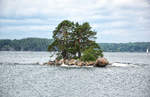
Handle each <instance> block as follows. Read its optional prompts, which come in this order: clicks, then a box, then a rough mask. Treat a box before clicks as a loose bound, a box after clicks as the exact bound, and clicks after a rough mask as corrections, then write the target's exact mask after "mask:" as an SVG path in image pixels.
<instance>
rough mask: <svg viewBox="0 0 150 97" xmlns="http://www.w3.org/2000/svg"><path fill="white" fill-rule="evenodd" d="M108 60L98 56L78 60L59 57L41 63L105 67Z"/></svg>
mask: <svg viewBox="0 0 150 97" xmlns="http://www.w3.org/2000/svg"><path fill="white" fill-rule="evenodd" d="M108 64H109V62H108V61H107V59H106V58H98V59H97V60H96V61H87V62H84V61H80V60H75V59H70V60H68V59H66V60H64V59H61V60H55V61H49V62H47V63H44V64H43V65H55V66H93V67H105V66H106V65H108Z"/></svg>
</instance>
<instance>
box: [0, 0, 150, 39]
mask: <svg viewBox="0 0 150 97" xmlns="http://www.w3.org/2000/svg"><path fill="white" fill-rule="evenodd" d="M149 9H150V3H149V2H148V1H147V0H0V35H1V36H3V37H7V34H5V33H6V32H7V33H9V32H13V33H15V34H17V33H21V32H23V33H24V34H25V33H29V32H32V33H33V32H34V33H35V32H36V31H37V33H36V36H38V35H39V36H41V33H42V32H47V35H51V34H48V32H49V31H53V30H54V28H55V27H56V26H57V24H58V23H60V22H61V21H62V20H64V19H69V20H71V21H78V22H79V23H83V22H85V21H87V22H89V23H90V24H91V25H92V27H93V29H94V30H96V31H97V32H98V34H97V36H99V35H104V36H102V37H104V38H103V39H104V40H103V42H105V41H107V40H108V38H105V37H108V36H109V35H111V36H112V37H109V38H111V39H109V41H110V42H111V41H113V42H118V40H116V37H118V36H119V37H126V38H129V40H128V41H133V40H132V37H133V36H134V35H135V36H136V37H139V36H141V33H143V34H142V37H141V39H140V40H139V39H137V41H145V39H146V38H145V37H147V35H149V33H150V32H149V31H150V14H149V13H150V10H149ZM131 33H132V34H131ZM33 35H35V34H31V36H33ZM45 36H46V33H45ZM18 37H19V36H18ZM20 37H23V36H20ZM43 37H44V36H43ZM0 38H1V37H0ZM9 38H10V37H9ZM11 38H13V36H12V37H11ZM118 39H120V41H124V38H118ZM97 41H98V42H101V37H100V38H99V37H98V39H97ZM146 41H147V39H146ZM107 42H108V41H107Z"/></svg>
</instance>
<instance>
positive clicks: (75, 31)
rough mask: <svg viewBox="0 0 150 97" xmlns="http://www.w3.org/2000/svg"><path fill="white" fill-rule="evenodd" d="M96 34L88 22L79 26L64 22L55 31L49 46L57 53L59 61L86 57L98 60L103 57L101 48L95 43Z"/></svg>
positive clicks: (49, 48) (67, 21) (50, 49)
mask: <svg viewBox="0 0 150 97" xmlns="http://www.w3.org/2000/svg"><path fill="white" fill-rule="evenodd" d="M95 35H96V32H95V31H92V29H91V26H90V25H89V23H88V22H84V23H83V24H79V23H78V22H76V23H74V22H71V21H69V20H64V21H62V22H61V23H60V24H58V26H57V27H56V28H55V30H54V31H53V40H54V41H53V43H52V44H51V45H49V47H48V50H49V51H57V52H58V57H57V58H58V59H77V58H79V59H80V58H82V55H83V56H85V55H86V51H87V50H90V51H94V52H96V53H94V52H91V53H90V55H92V56H93V57H95V58H97V57H99V56H103V54H102V50H101V48H100V46H99V45H98V44H97V43H96V42H95V41H94V40H95V39H96V37H95Z"/></svg>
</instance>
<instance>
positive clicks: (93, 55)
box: [81, 47, 103, 61]
mask: <svg viewBox="0 0 150 97" xmlns="http://www.w3.org/2000/svg"><path fill="white" fill-rule="evenodd" d="M99 56H101V57H103V54H102V51H101V50H98V49H94V48H92V47H90V48H89V49H86V50H85V51H84V52H83V55H82V56H81V60H82V61H96V59H97V58H98V57H99Z"/></svg>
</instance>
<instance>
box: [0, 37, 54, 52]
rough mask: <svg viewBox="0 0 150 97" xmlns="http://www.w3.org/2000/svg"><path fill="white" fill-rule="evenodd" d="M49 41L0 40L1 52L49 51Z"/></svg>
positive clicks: (35, 39)
mask: <svg viewBox="0 0 150 97" xmlns="http://www.w3.org/2000/svg"><path fill="white" fill-rule="evenodd" d="M51 42H52V40H49V39H44V38H43V39H42V38H26V39H21V40H16V39H15V40H9V39H7V40H0V50H1V51H9V50H10V51H47V47H48V45H49V44H50V43H51Z"/></svg>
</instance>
